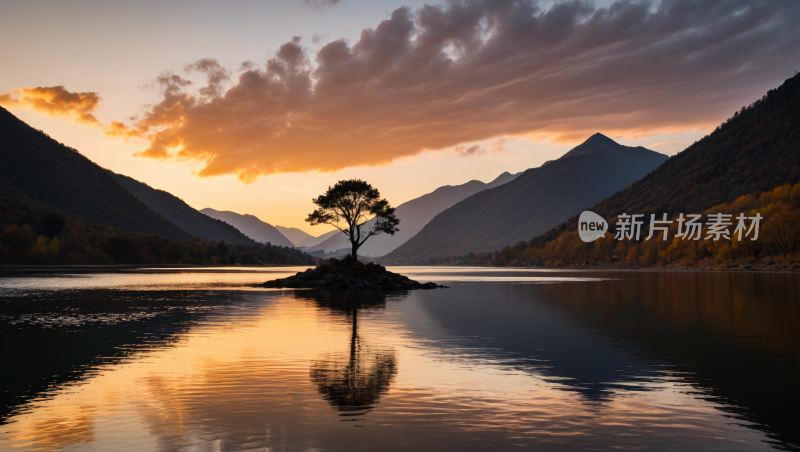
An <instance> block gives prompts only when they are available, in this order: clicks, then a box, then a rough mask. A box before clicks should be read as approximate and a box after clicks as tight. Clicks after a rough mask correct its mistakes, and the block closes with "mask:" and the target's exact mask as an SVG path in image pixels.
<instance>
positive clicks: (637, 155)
mask: <svg viewBox="0 0 800 452" xmlns="http://www.w3.org/2000/svg"><path fill="white" fill-rule="evenodd" d="M667 159H668V157H667V156H666V155H663V154H659V153H657V152H653V151H650V150H648V149H645V148H643V147H641V146H640V147H629V146H623V145H621V144H618V143H616V142H615V141H614V140H612V139H610V138H608V137H606V136H604V135H602V134H599V133H598V134H595V135H593V136H592V137H590V138H589V139H588V140H586V141H585V142H584V143H583V144H581V145H579V146H577V147H576V148H574V149H573V150H571V151H570V152H568V153H567V154H565V155H564V156H562V157H561V158H559V159H557V160H553V161H551V162H549V163H547V164H545V165H542V166H541V167H539V168H532V169H529V170H527V171H525V172H524V173H522V175H520V176H519V177H517V178H516V179H514V180H513V181H511V182H509V183H507V184H504V185H502V186H499V187H495V188H491V189H488V190H484V191H481V192H478V193H476V194H475V195H472V196H470V197H468V198H466V199H464V200H463V201H461V202H459V203H457V204H456V205H454V206H453V207H451V208H449V209H447V210H445V211H443V212H441V213H440V214H438V215H437V216H436V217H435V218H434V219H433V220H431V221H430V222H429V223H428V224H427V225H426V226H425V227H424V228H423V229H422V230H421V231H420V232H419V234H417V235H416V236H414V237H413V238H412V239H410V240H408V241H407V242H406V243H404V244H403V245H401V246H400V247H398V248H397V249H396V250H394V251H393V252H392V253H390V254H389V255H387V256H386V257H385V261H386V262H403V261H408V260H413V259H421V258H425V257H433V256H443V255H449V254H462V253H466V252H470V251H492V250H497V249H499V248H501V247H503V246H505V245H510V244H515V243H517V242H519V241H520V240H529V239H530V238H531V237H534V236H536V235H537V234H540V233H542V232H544V231H546V230H547V229H549V228H551V227H552V226H554V225H556V224H558V223H559V222H561V221H564V220H566V219H567V218H569V217H571V216H572V215H575V214H577V213H580V212H581V210H584V209H586V208H588V207H590V206H592V205H593V204H595V203H596V202H598V201H600V200H601V199H603V198H606V197H608V196H610V195H612V194H613V193H615V192H617V191H619V190H622V189H623V188H625V187H627V186H629V185H630V184H632V183H633V182H635V181H636V180H638V179H640V178H642V177H643V176H645V175H646V174H647V173H649V172H650V171H652V170H653V169H655V168H656V167H658V166H659V165H660V164H661V163H663V162H665V161H666V160H667ZM401 225H402V223H401Z"/></svg>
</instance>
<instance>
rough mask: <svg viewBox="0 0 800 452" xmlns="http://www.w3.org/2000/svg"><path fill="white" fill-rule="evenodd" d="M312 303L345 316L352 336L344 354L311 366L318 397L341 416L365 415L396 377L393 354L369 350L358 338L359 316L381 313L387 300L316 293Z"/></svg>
mask: <svg viewBox="0 0 800 452" xmlns="http://www.w3.org/2000/svg"><path fill="white" fill-rule="evenodd" d="M313 297H314V301H316V303H317V304H318V305H319V306H321V307H324V308H327V309H331V310H334V311H337V312H340V313H343V314H345V315H346V316H347V317H348V318H349V319H350V324H351V329H352V331H351V334H350V344H349V350H348V352H347V353H342V354H331V355H327V356H326V357H325V359H320V360H317V361H315V362H314V363H313V364H312V366H311V372H310V378H311V381H313V382H314V383H316V384H317V387H318V390H319V392H320V394H322V395H323V397H324V398H325V400H327V401H328V402H329V403H330V404H331V405H333V406H334V407H336V409H338V410H339V411H342V412H347V414H343V415H359V414H364V413H366V412H367V411H368V410H369V409H371V408H372V406H373V405H375V404H376V403H378V399H379V398H380V396H381V395H382V394H383V393H385V392H386V391H387V390H388V389H389V386H390V385H391V383H392V380H393V379H394V376H395V375H396V374H397V357H396V355H395V352H394V350H391V349H378V348H374V347H370V346H369V345H368V344H366V343H365V341H364V340H363V339H362V338H361V337H360V336H359V333H358V313H359V311H363V310H371V309H381V308H383V307H385V305H386V296H385V295H384V294H383V293H380V292H363V291H359V292H354V291H347V292H343V293H342V292H339V293H335V292H334V293H331V292H322V291H320V292H315V293H314V294H313Z"/></svg>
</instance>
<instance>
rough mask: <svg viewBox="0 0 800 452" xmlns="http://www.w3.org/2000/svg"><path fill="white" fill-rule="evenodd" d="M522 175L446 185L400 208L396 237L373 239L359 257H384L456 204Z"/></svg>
mask: <svg viewBox="0 0 800 452" xmlns="http://www.w3.org/2000/svg"><path fill="white" fill-rule="evenodd" d="M520 174H522V173H517V174H511V173H508V172H505V173H503V174H501V175H499V176H497V178H496V179H495V180H493V181H491V182H489V183H488V184H486V183H483V182H481V181H478V180H471V181H469V182H467V183H465V184H461V185H445V186H444V187H439V188H437V189H436V190H434V191H432V192H430V193H428V194H427V195H423V196H420V197H419V198H416V199H412V200H411V201H408V202H404V203H403V204H400V205H399V206H397V211H396V212H395V215H397V218H399V219H400V231H399V232H397V233H396V234H395V235H385V234H384V235H379V236H376V237H372V238H370V239H369V240H368V241H367V242H366V243H365V244H364V246H362V247H361V249H359V250H358V252H359V254H361V255H363V256H383V255H385V254H388V253H390V252H391V251H392V250H394V249H395V248H397V247H398V246H400V245H402V244H403V243H405V242H406V241H408V240H409V239H410V238H412V237H414V236H415V235H417V233H418V232H419V231H421V230H422V228H423V227H424V226H425V225H426V224H428V222H429V221H431V220H432V219H433V217H435V216H436V215H437V214H439V213H440V212H442V211H443V210H445V209H448V208H450V207H452V206H453V205H454V204H456V203H457V202H459V201H461V200H462V199H464V198H467V197H468V196H472V195H474V194H475V193H478V192H480V191H483V190H488V189H490V188H494V187H499V186H501V185H504V184H506V183H508V182H511V181H512V180H514V179H515V178H516V177H517V176H519V175H520Z"/></svg>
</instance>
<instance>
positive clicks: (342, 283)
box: [263, 256, 446, 291]
mask: <svg viewBox="0 0 800 452" xmlns="http://www.w3.org/2000/svg"><path fill="white" fill-rule="evenodd" d="M348 257H349V256H348ZM348 257H345V258H344V259H342V260H339V259H335V258H334V259H330V260H329V261H328V263H326V264H322V265H319V266H317V267H316V268H309V269H308V270H306V271H304V272H297V274H295V275H294V276H289V277H287V278H281V279H275V280H272V281H267V282H265V283H264V285H263V287H267V288H293V289H324V290H345V289H354V290H368V289H373V290H383V291H393V290H414V289H437V288H445V287H446V286H441V285H437V284H435V283H432V282H429V283H424V284H423V283H420V282H417V281H414V280H411V279H409V278H408V276H403V275H398V274H397V273H392V272H390V271H388V270H386V267H384V266H382V265H378V264H374V263H369V264H362V263H361V262H358V261H356V260H353V259H352V258H350V259H348Z"/></svg>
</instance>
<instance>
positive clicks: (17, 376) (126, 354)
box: [0, 290, 235, 436]
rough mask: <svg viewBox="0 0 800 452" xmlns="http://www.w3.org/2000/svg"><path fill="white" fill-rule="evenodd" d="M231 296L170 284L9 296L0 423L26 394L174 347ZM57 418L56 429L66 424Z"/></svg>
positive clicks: (0, 315)
mask: <svg viewBox="0 0 800 452" xmlns="http://www.w3.org/2000/svg"><path fill="white" fill-rule="evenodd" d="M232 298H235V295H233V294H229V293H224V292H221V293H214V292H206V293H199V292H186V291H169V290H167V291H165V290H161V291H148V292H137V291H126V292H119V291H112V290H97V291H63V292H49V293H44V294H42V293H37V294H36V295H35V296H25V297H7V298H4V299H3V300H2V311H0V319H1V320H2V321H0V358H1V359H2V363H3V372H2V389H3V390H2V393H0V425H3V424H5V423H6V422H8V418H9V417H10V416H12V415H14V414H18V413H19V412H24V411H25V407H26V403H27V402H28V401H29V400H31V399H33V398H37V397H38V398H40V399H43V398H49V397H52V395H53V394H55V393H57V391H58V390H59V388H61V387H64V386H65V385H69V384H73V383H76V382H79V381H81V380H83V379H85V378H87V377H90V376H92V375H94V374H96V371H97V368H98V367H99V366H108V365H117V364H120V363H124V362H127V361H130V360H132V359H135V358H136V357H137V356H138V355H139V354H141V353H146V352H151V351H154V350H158V349H161V348H163V347H169V346H173V345H174V344H175V342H176V341H177V340H178V338H180V336H181V335H182V334H185V333H186V332H187V331H188V330H189V329H190V327H191V326H192V325H193V324H195V323H196V321H197V320H198V319H199V318H200V316H201V315H203V314H204V313H208V312H210V311H211V310H212V309H214V308H215V307H217V306H220V305H225V304H227V303H230V302H231V299H232ZM52 424H53V426H54V427H53V428H58V426H64V425H67V424H68V423H65V422H61V421H59V422H55V421H54V422H52ZM73 430H75V429H69V431H73ZM59 435H61V434H59ZM65 435H66V434H65ZM66 436H70V435H66ZM73 436H74V435H73Z"/></svg>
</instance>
